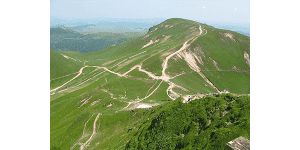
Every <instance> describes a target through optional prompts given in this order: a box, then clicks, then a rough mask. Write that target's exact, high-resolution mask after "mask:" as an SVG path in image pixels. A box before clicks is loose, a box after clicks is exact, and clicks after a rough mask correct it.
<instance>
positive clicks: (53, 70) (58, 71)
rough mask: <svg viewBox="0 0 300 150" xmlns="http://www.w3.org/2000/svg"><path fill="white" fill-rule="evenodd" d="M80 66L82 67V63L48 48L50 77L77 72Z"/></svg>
mask: <svg viewBox="0 0 300 150" xmlns="http://www.w3.org/2000/svg"><path fill="white" fill-rule="evenodd" d="M81 67H83V63H81V62H79V61H74V60H72V59H66V58H64V56H62V55H61V54H59V53H58V52H55V51H54V50H52V49H50V79H54V78H58V77H62V76H65V75H68V74H72V73H74V72H78V71H79V69H80V68H81Z"/></svg>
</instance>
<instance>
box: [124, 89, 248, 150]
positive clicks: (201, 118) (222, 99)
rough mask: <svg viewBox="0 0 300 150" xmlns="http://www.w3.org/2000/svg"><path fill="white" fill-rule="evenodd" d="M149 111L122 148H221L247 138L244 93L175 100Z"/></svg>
mask: <svg viewBox="0 0 300 150" xmlns="http://www.w3.org/2000/svg"><path fill="white" fill-rule="evenodd" d="M152 112H154V113H153V114H152V115H150V120H149V121H148V120H143V125H141V126H139V127H138V128H139V130H138V131H137V132H136V133H135V134H134V136H133V137H132V138H131V140H130V141H129V142H128V143H127V144H126V148H125V149H224V147H225V145H226V143H227V142H229V141H231V140H233V139H235V138H237V137H239V136H243V137H246V138H247V139H249V140H250V98H249V97H247V96H244V97H235V96H232V95H230V94H227V95H220V96H218V97H206V98H203V99H199V100H194V101H192V102H190V103H188V104H184V103H181V102H180V100H176V101H173V102H169V103H167V104H165V105H163V106H158V107H155V108H153V111H152Z"/></svg>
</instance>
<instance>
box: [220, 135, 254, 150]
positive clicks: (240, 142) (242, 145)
mask: <svg viewBox="0 0 300 150" xmlns="http://www.w3.org/2000/svg"><path fill="white" fill-rule="evenodd" d="M225 149H226V150H227V149H228V150H229V149H233V150H250V141H249V140H248V139H246V138H244V137H238V138H237V139H235V140H233V141H230V142H228V143H227V144H226V147H225Z"/></svg>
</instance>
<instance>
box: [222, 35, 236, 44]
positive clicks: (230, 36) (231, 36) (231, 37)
mask: <svg viewBox="0 0 300 150" xmlns="http://www.w3.org/2000/svg"><path fill="white" fill-rule="evenodd" d="M223 35H224V36H225V37H229V38H230V39H231V40H233V41H234V42H235V39H234V38H233V35H232V34H231V33H224V34H223Z"/></svg>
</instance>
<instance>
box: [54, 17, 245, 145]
mask: <svg viewBox="0 0 300 150" xmlns="http://www.w3.org/2000/svg"><path fill="white" fill-rule="evenodd" d="M84 36H85V38H87V37H88V36H90V35H84ZM54 54H56V56H57V59H55V61H54V62H53V63H54V64H56V67H57V69H56V70H60V71H58V72H62V71H64V70H62V68H63V67H62V66H61V65H59V64H61V62H60V61H61V60H68V61H71V60H72V61H73V63H79V65H78V66H77V70H76V69H74V70H72V71H67V72H68V73H72V72H73V71H74V72H73V74H69V75H68V76H67V75H65V74H67V73H64V74H63V73H61V74H60V75H58V76H60V77H56V78H57V79H54V80H51V81H50V86H51V87H50V95H51V96H50V142H51V148H50V149H74V150H75V149H164V148H166V146H170V147H172V148H174V147H175V148H178V149H180V148H186V149H196V148H199V149H222V148H223V146H225V145H224V143H226V142H229V141H231V140H233V139H235V138H236V137H239V136H243V137H246V138H248V139H250V135H249V134H250V133H249V131H250V127H249V124H250V105H249V103H250V96H241V95H248V94H249V93H250V37H248V36H245V35H243V34H240V33H237V32H234V31H229V30H224V29H218V28H214V27H212V26H210V25H207V24H203V23H199V22H195V21H192V20H186V19H181V18H171V19H168V20H165V21H163V22H162V23H160V24H158V25H155V26H153V27H151V28H150V29H149V31H148V32H147V33H146V34H145V35H141V36H139V37H136V38H134V39H131V40H130V41H127V42H124V43H119V44H116V45H114V46H109V47H107V48H105V49H102V50H100V51H94V52H89V53H79V52H75V51H59V52H56V53H54ZM63 55H64V56H63ZM60 56H61V57H60ZM64 57H67V58H69V59H66V58H64ZM62 58H64V59H62ZM75 60H76V61H75ZM77 60H78V61H77ZM79 60H80V61H81V62H80V61H79ZM51 61H52V58H51ZM68 63H70V64H71V62H68ZM68 63H67V62H63V63H62V64H68ZM82 63H83V64H82ZM71 65H72V64H71ZM73 65H74V64H73ZM54 68H55V67H52V69H54ZM225 89H226V90H225ZM225 93H229V94H225ZM214 95H216V96H214ZM203 97H205V98H203ZM188 101H190V102H188ZM187 102H188V103H187ZM226 113H227V115H226ZM202 139H203V140H202Z"/></svg>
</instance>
